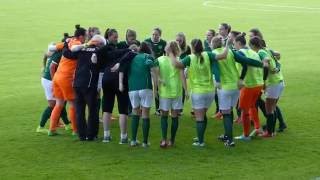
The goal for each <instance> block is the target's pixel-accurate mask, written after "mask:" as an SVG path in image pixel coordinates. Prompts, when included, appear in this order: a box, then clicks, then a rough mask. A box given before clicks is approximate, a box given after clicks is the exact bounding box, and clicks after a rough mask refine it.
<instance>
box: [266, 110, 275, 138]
mask: <svg viewBox="0 0 320 180" xmlns="http://www.w3.org/2000/svg"><path fill="white" fill-rule="evenodd" d="M273 120H274V114H273V113H272V114H267V131H268V133H269V134H272V124H273Z"/></svg>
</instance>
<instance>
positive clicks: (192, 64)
mask: <svg viewBox="0 0 320 180" xmlns="http://www.w3.org/2000/svg"><path fill="white" fill-rule="evenodd" d="M202 57H203V62H202V63H200V57H197V56H196V55H194V54H191V55H189V56H187V57H185V58H184V59H182V63H183V64H184V66H185V67H188V73H189V74H188V76H189V83H190V89H191V93H197V94H206V93H211V92H213V91H214V86H213V79H212V71H211V69H212V67H211V66H213V68H214V69H217V70H215V71H217V72H216V74H215V77H216V78H217V77H218V78H219V80H220V76H219V74H220V72H219V68H218V66H217V64H216V63H217V62H216V59H215V54H213V53H211V52H202ZM214 64H215V65H214Z"/></svg>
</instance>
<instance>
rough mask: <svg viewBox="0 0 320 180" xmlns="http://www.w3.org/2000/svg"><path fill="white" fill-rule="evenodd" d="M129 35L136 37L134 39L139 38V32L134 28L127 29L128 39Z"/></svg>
mask: <svg viewBox="0 0 320 180" xmlns="http://www.w3.org/2000/svg"><path fill="white" fill-rule="evenodd" d="M128 37H134V39H136V38H137V32H136V31H135V30H132V29H127V31H126V40H127V41H128Z"/></svg>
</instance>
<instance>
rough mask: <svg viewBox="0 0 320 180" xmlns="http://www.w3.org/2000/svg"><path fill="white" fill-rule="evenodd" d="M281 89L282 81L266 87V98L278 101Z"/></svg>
mask: <svg viewBox="0 0 320 180" xmlns="http://www.w3.org/2000/svg"><path fill="white" fill-rule="evenodd" d="M283 89H284V82H283V81H282V82H280V83H279V84H276V85H271V86H267V87H266V91H265V94H266V98H270V99H279V98H280V96H281V93H282V91H283Z"/></svg>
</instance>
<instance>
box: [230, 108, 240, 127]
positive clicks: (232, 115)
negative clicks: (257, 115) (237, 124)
mask: <svg viewBox="0 0 320 180" xmlns="http://www.w3.org/2000/svg"><path fill="white" fill-rule="evenodd" d="M236 110H237V114H238V109H237V108H236ZM240 114H241V113H240ZM230 115H231V119H232V125H233V120H234V113H233V108H232V107H231V114H230Z"/></svg>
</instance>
